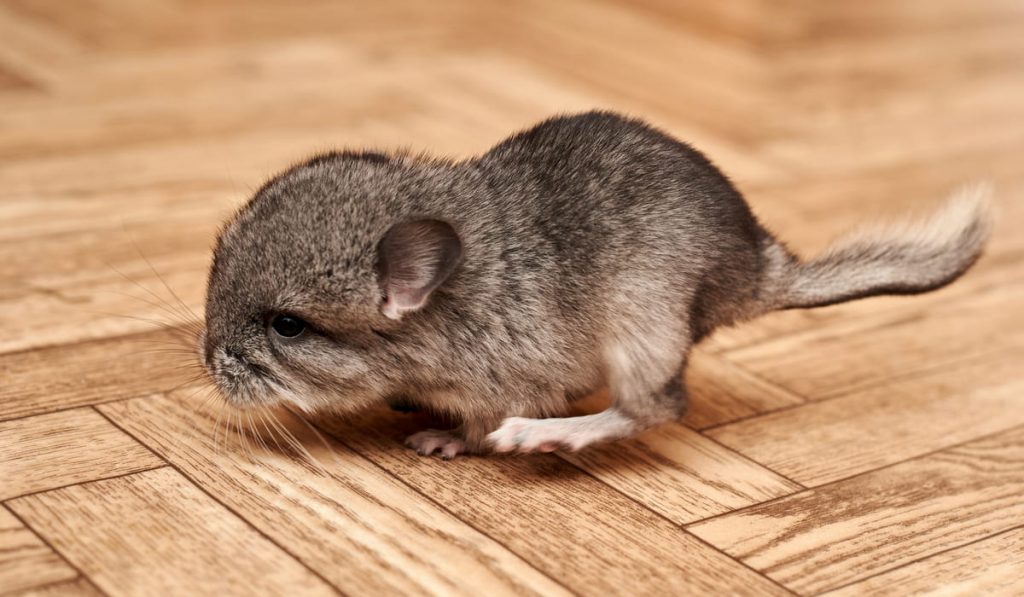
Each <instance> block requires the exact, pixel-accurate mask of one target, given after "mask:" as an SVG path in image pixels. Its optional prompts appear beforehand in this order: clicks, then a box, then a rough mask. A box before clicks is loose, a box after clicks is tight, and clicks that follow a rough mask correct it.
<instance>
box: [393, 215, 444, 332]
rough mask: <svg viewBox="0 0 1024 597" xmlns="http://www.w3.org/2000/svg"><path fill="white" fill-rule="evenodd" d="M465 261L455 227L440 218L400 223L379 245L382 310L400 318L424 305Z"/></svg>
mask: <svg viewBox="0 0 1024 597" xmlns="http://www.w3.org/2000/svg"><path fill="white" fill-rule="evenodd" d="M461 260H462V243H461V241H460V240H459V237H458V235H457V234H456V233H455V229H454V228H452V227H451V225H450V224H448V223H447V222H442V221H440V220H414V221H411V222H404V223H401V224H396V225H395V226H393V227H392V228H391V230H389V231H388V233H387V234H386V235H384V238H383V239H382V240H381V242H380V245H379V247H378V262H377V269H378V276H379V283H380V285H381V288H382V289H383V291H384V295H385V300H384V303H383V304H382V305H381V312H382V313H383V314H384V315H385V316H387V317H389V318H391V319H400V318H401V317H402V315H403V314H404V313H408V312H409V311H416V310H419V309H421V308H423V306H424V305H426V304H427V300H428V299H429V298H430V294H431V293H432V292H433V291H434V290H436V289H437V288H438V287H439V286H440V285H441V284H443V283H444V281H445V280H447V279H448V277H449V276H450V275H451V273H452V272H453V271H454V270H455V268H456V267H457V266H458V265H459V263H460V261H461Z"/></svg>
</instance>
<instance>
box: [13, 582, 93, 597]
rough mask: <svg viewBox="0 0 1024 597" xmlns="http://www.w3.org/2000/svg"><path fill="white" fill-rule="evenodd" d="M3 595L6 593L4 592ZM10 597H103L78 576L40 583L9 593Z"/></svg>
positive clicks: (90, 584)
mask: <svg viewBox="0 0 1024 597" xmlns="http://www.w3.org/2000/svg"><path fill="white" fill-rule="evenodd" d="M5 595H7V594H6V593H5ZM10 596H11V597H103V593H100V592H99V591H98V590H97V589H96V587H94V586H93V585H92V583H90V582H89V581H88V580H87V579H84V578H79V579H77V580H71V581H67V582H58V583H53V584H49V585H41V586H38V587H35V588H32V589H25V590H24V591H16V592H14V593H10Z"/></svg>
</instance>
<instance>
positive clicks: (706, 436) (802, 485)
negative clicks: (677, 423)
mask: <svg viewBox="0 0 1024 597" xmlns="http://www.w3.org/2000/svg"><path fill="white" fill-rule="evenodd" d="M697 433H700V436H701V437H703V438H704V439H707V440H709V441H711V442H712V443H714V444H715V445H717V446H719V447H721V448H722V449H723V450H725V451H727V452H729V453H730V454H735V455H736V456H738V457H739V458H742V459H743V460H746V461H747V462H750V463H752V464H755V465H757V466H758V467H760V468H763V469H764V470H766V471H768V472H770V473H772V474H774V475H778V476H779V477H781V478H783V479H785V480H786V481H789V482H790V483H792V484H793V485H796V486H797V487H799V488H800V490H799V491H794V492H793V493H800V491H803V490H805V489H807V486H806V485H804V484H803V483H800V482H798V481H796V480H795V479H791V478H789V477H788V476H786V475H783V474H782V473H780V472H779V471H777V470H775V469H773V468H771V467H769V466H767V465H765V464H762V463H760V462H758V461H756V460H754V459H753V458H751V457H750V456H747V455H746V454H744V453H743V452H740V451H739V450H736V449H735V448H731V447H729V446H727V445H725V444H723V443H722V442H720V441H718V439H716V438H714V437H712V436H710V435H704V434H703V433H701V432H699V431H698V432H697ZM793 493H790V494H789V495H793ZM772 499H775V498H772Z"/></svg>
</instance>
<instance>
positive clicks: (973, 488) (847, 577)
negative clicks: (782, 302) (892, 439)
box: [687, 427, 1024, 593]
mask: <svg viewBox="0 0 1024 597" xmlns="http://www.w3.org/2000/svg"><path fill="white" fill-rule="evenodd" d="M1021 495H1024V427H1018V428H1016V429H1014V430H1011V431H1008V432H1005V433H1002V434H999V435H996V436H993V437H989V438H985V439H980V440H976V441H974V442H970V443H968V444H964V445H961V446H957V447H953V448H949V449H947V450H944V451H942V452H938V453H935V454H932V455H929V456H925V457H922V458H919V459H916V460H910V461H906V462H903V463H900V464H897V465H894V466H891V467H889V468H884V469H880V470H877V471H873V472H870V473H866V474H863V475H860V476H857V477H853V478H851V479H847V480H845V481H839V482H837V483H833V484H830V485H825V486H823V487H820V488H816V489H812V490H808V491H805V492H802V493H799V494H796V495H793V496H789V497H785V498H782V499H780V500H777V501H774V502H769V503H767V504H763V505H760V506H754V507H752V508H748V509H745V510H740V511H737V512H732V513H729V514H725V515H723V516H720V517H718V518H713V519H710V520H707V521H704V522H699V523H696V524H694V525H690V526H689V527H687V528H688V530H690V531H691V532H693V533H694V534H696V535H697V536H698V537H701V538H703V539H704V540H706V541H708V542H709V543H711V544H712V545H714V546H716V547H718V548H719V549H722V550H724V551H725V552H726V553H728V554H730V555H732V556H734V557H736V558H739V559H740V560H742V561H743V562H745V563H746V564H748V565H750V566H752V567H753V568H754V569H756V570H759V571H761V572H762V573H764V574H766V575H768V576H769V577H771V578H773V579H775V580H777V581H779V582H781V583H783V584H784V585H786V586H787V587H789V588H790V589H792V590H794V591H796V592H798V593H817V592H820V591H826V590H828V589H832V588H837V587H840V586H843V585H846V584H848V583H851V582H856V581H858V580H861V579H863V578H866V577H868V576H871V575H873V574H877V573H880V572H885V571H887V570H890V569H892V568H895V567H897V566H900V565H903V564H907V563H910V562H913V561H915V560H918V559H920V558H924V557H927V556H929V555H932V554H935V553H938V552H940V551H943V550H946V549H950V548H954V547H957V546H960V545H963V544H965V543H968V542H970V541H975V540H978V539H982V538H985V537H988V536H989V535H992V534H994V533H998V532H1001V531H1005V530H1008V529H1010V528H1014V527H1017V526H1018V525H1020V521H1021V520H1024V500H1021V499H1020V496H1021Z"/></svg>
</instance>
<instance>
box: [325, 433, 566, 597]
mask: <svg viewBox="0 0 1024 597" xmlns="http://www.w3.org/2000/svg"><path fill="white" fill-rule="evenodd" d="M309 424H310V425H313V426H314V427H316V429H317V430H319V431H320V432H321V433H323V434H324V435H326V436H327V437H330V438H331V439H333V440H334V441H336V442H338V443H339V444H341V445H343V446H345V447H346V448H348V449H349V450H352V452H354V453H355V454H357V455H358V456H359V457H360V458H362V459H363V460H365V461H366V462H369V463H370V464H371V465H373V466H374V467H376V468H378V469H380V470H381V471H383V472H384V474H386V475H387V476H388V477H390V478H392V479H394V480H395V481H396V482H398V483H401V484H402V485H403V486H405V487H407V488H409V490H410V491H413V492H414V493H416V495H419V496H421V497H422V498H423V499H425V500H427V501H428V502H430V503H431V504H434V505H435V506H437V507H438V508H440V509H441V510H443V511H444V512H446V513H447V514H448V515H449V516H451V517H452V518H454V519H455V520H458V521H459V522H461V523H462V524H464V525H466V526H467V527H469V528H471V529H473V530H474V531H476V532H478V533H480V534H481V535H483V536H484V537H487V538H488V539H490V540H491V541H494V542H495V543H496V544H498V545H500V546H502V547H503V548H504V549H506V550H508V552H509V553H511V554H513V555H515V556H516V557H517V558H519V559H520V560H521V561H522V562H523V563H524V564H526V565H527V566H529V567H530V568H532V569H533V570H536V571H537V573H538V574H540V575H542V576H544V577H545V578H547V579H548V580H550V581H551V582H553V583H555V584H557V585H558V586H560V587H562V588H564V589H565V590H566V591H567V592H569V593H572V594H573V595H577V596H580V595H581V594H580V593H579V592H578V591H576V590H575V589H573V588H571V587H568V586H566V584H565V583H563V582H562V581H561V580H559V579H557V578H555V577H553V576H551V575H550V574H548V573H547V572H545V571H544V570H541V569H540V568H538V567H537V566H535V565H533V564H532V563H531V562H530V561H529V560H527V559H526V558H524V557H523V556H522V555H520V554H519V552H518V551H516V550H514V549H512V548H511V547H509V546H508V545H506V544H505V543H504V542H503V541H499V540H498V539H497V538H495V537H494V536H492V535H491V534H490V533H488V532H486V531H484V530H483V529H481V528H479V527H477V526H476V525H475V524H473V523H471V522H469V521H467V520H464V519H463V518H462V517H461V516H459V515H457V514H455V513H454V512H452V511H451V510H449V509H448V507H447V506H445V505H444V504H442V503H440V502H438V501H437V500H435V499H434V498H433V497H431V496H429V495H427V494H425V493H423V492H422V491H420V490H419V489H417V488H416V487H414V486H413V485H412V484H411V483H409V482H408V481H406V480H405V479H403V478H401V477H399V476H398V475H396V474H395V473H394V472H393V471H390V470H388V469H387V468H385V467H384V466H382V465H380V464H379V463H377V462H375V461H374V460H373V459H372V458H367V457H366V456H365V455H364V454H363V453H362V452H361V451H360V450H358V449H357V448H356V447H355V446H352V445H351V444H349V443H348V442H346V441H345V440H343V439H341V438H340V437H338V436H336V435H334V434H333V433H331V432H330V431H329V430H327V429H325V428H323V427H320V426H319V425H316V424H314V423H313V422H312V421H310V422H309Z"/></svg>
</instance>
